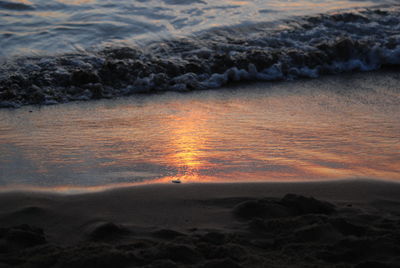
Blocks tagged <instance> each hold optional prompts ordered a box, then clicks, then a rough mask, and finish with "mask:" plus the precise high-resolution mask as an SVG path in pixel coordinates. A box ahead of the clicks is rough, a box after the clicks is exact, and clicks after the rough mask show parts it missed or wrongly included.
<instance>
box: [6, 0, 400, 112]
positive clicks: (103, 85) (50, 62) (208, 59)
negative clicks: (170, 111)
mask: <svg viewBox="0 0 400 268" xmlns="http://www.w3.org/2000/svg"><path fill="white" fill-rule="evenodd" d="M0 12H1V13H0V20H1V21H0V35H1V38H0V47H1V50H0V51H1V52H0V53H1V54H2V60H1V66H0V107H19V106H21V105H26V104H55V103H63V102H69V101H74V100H89V99H99V98H112V97H118V96H126V95H132V94H137V93H155V92H164V91H191V90H198V89H212V88H220V87H222V86H225V85H227V84H230V83H235V82H238V81H275V80H293V79H297V78H304V77H308V78H316V77H319V76H321V75H324V74H337V73H342V72H350V71H368V70H375V69H379V68H381V67H382V66H387V65H398V64H399V63H400V48H399V44H400V35H399V32H400V7H399V4H398V3H397V1H392V0H382V1H362V0H361V1H360V0H357V1H337V0H320V1H317V0H309V1H304V0H299V1H273V0H271V1H218V2H217V3H215V2H214V1H205V0H204V1H203V0H179V1H178V0H163V1H160V0H159V1H118V2H116V1H103V0H97V1H95V0H93V1H61V0H59V1H41V0H37V1H33V0H32V1H28V0H23V1H22V0H21V1H14V2H10V1H3V0H1V1H0Z"/></svg>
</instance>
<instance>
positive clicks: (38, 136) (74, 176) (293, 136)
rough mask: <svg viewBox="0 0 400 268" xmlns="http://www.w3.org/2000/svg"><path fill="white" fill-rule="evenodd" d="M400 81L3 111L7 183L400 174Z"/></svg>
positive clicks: (284, 86)
mask: <svg viewBox="0 0 400 268" xmlns="http://www.w3.org/2000/svg"><path fill="white" fill-rule="evenodd" d="M399 79H400V77H399V75H398V74H397V73H396V72H374V73H368V74H356V75H351V76H350V75H348V76H343V77H325V78H322V79H318V80H305V81H297V82H284V83H268V84H254V85H250V86H237V87H234V88H230V89H223V90H217V91H202V92H193V93H188V94H177V93H168V94H162V95H155V96H154V95H153V96H134V97H132V98H129V99H120V100H111V101H110V100H106V101H98V102H90V103H71V104H66V105H57V106H52V107H42V108H37V107H24V108H21V109H18V110H1V111H0V117H1V120H0V121H1V123H0V136H1V139H0V140H1V142H0V148H1V151H2V154H1V156H0V166H2V173H1V175H0V183H1V188H2V189H3V190H10V189H24V188H25V189H26V188H31V189H41V188H42V189H53V190H55V189H56V188H58V189H59V190H60V191H68V189H69V190H71V191H75V190H78V189H81V190H82V189H84V188H86V189H87V190H90V189H91V190H94V189H96V187H98V188H99V189H104V187H112V186H113V185H114V186H118V185H119V186H123V185H125V186H126V185H131V184H132V183H141V182H153V183H154V182H168V181H170V180H171V179H178V178H179V179H181V180H182V181H184V182H206V181H208V182H218V181H219V182H222V181H231V182H232V181H291V180H304V179H306V180H321V179H342V178H354V177H364V178H365V177H370V178H378V179H391V180H399V179H400V177H399V176H400V175H399V174H400V172H399V171H400V170H399V166H400V165H399V158H398V152H399V151H400V142H399V141H400V137H399V134H398V133H400V110H399V109H398V105H399V103H400V95H399V88H398V82H399ZM30 111H32V112H30Z"/></svg>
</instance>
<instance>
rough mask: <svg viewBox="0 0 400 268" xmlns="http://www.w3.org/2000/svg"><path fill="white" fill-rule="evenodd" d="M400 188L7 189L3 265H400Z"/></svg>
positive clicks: (353, 184)
mask: <svg viewBox="0 0 400 268" xmlns="http://www.w3.org/2000/svg"><path fill="white" fill-rule="evenodd" d="M399 193H400V184H398V183H391V182H382V181H381V182H379V181H373V180H348V181H332V182H307V183H231V184H229V183H225V184H180V185H175V184H174V185H172V184H171V185H149V186H138V187H131V188H121V189H115V190H110V191H105V192H98V193H89V194H79V195H59V194H48V193H32V192H31V193H29V192H18V193H3V194H1V195H0V267H357V268H360V267H399V265H400V257H398V256H400V243H399V242H398V241H400V239H399V238H400V195H399Z"/></svg>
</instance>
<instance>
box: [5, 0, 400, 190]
mask: <svg viewBox="0 0 400 268" xmlns="http://www.w3.org/2000/svg"><path fill="white" fill-rule="evenodd" d="M399 67H400V3H399V1H397V0H253V1H240V0H233V1H229V0H220V1H211V0H147V1H145V0H119V1H116V0H114V1H111V0H6V1H4V0H0V191H19V190H32V191H53V192H54V191H55V192H64V193H80V192H88V191H98V190H105V189H109V188H115V187H126V186H133V185H141V184H153V183H171V182H172V181H174V182H180V183H183V184H184V183H203V182H207V183H218V182H221V183H222V182H223V183H235V182H265V181H279V182H291V181H320V180H322V181H325V180H341V179H343V180H347V179H378V180H391V181H400V73H399Z"/></svg>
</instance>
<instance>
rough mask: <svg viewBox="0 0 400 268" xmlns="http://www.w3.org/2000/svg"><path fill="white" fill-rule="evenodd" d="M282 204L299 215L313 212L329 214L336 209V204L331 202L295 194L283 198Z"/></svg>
mask: <svg viewBox="0 0 400 268" xmlns="http://www.w3.org/2000/svg"><path fill="white" fill-rule="evenodd" d="M281 204H282V205H284V206H286V207H287V208H290V209H291V210H292V211H294V212H295V213H296V214H298V215H302V214H311V213H315V214H327V215H329V214H332V213H333V212H335V211H336V209H335V206H334V205H333V204H331V203H328V202H324V201H319V200H317V199H315V198H313V197H304V196H301V195H295V194H287V195H285V196H284V197H283V198H282V200H281Z"/></svg>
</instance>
